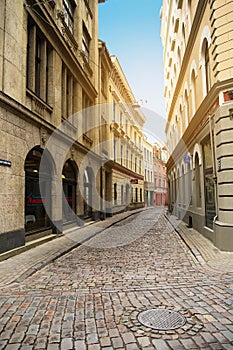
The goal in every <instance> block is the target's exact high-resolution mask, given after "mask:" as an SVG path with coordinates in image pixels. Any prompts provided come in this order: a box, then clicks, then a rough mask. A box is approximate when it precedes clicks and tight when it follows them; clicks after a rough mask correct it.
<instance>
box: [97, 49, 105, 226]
mask: <svg viewBox="0 0 233 350" xmlns="http://www.w3.org/2000/svg"><path fill="white" fill-rule="evenodd" d="M104 52H105V46H102V48H101V50H100V52H99V91H98V92H99V125H100V128H99V138H100V135H101V132H102V128H101V126H102V125H101V113H100V91H101V57H102V56H103V54H104ZM99 150H100V153H101V154H100V156H101V167H100V196H101V198H100V219H101V220H104V213H103V200H104V199H103V161H102V149H101V145H100V149H99Z"/></svg>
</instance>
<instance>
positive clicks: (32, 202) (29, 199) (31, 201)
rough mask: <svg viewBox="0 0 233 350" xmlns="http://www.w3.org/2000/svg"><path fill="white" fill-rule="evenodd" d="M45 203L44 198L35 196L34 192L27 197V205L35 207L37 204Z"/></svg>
mask: <svg viewBox="0 0 233 350" xmlns="http://www.w3.org/2000/svg"><path fill="white" fill-rule="evenodd" d="M43 203H44V199H43V198H41V197H36V196H33V195H32V193H31V194H29V196H28V197H27V206H29V207H35V206H37V205H42V204H43Z"/></svg>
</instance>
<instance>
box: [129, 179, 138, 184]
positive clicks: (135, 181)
mask: <svg viewBox="0 0 233 350" xmlns="http://www.w3.org/2000/svg"><path fill="white" fill-rule="evenodd" d="M130 182H131V184H135V185H136V184H138V179H131V180H130Z"/></svg>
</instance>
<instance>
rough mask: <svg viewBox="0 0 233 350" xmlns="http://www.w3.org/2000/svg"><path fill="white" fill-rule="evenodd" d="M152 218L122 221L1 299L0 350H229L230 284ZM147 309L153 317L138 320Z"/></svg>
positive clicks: (230, 278) (153, 212) (160, 219)
mask: <svg viewBox="0 0 233 350" xmlns="http://www.w3.org/2000/svg"><path fill="white" fill-rule="evenodd" d="M159 214H160V213H159V211H158V210H157V209H149V210H147V211H145V212H144V213H143V214H142V213H139V214H137V215H135V216H134V217H130V218H126V219H125V220H124V221H122V222H119V223H118V224H117V225H115V226H113V227H112V228H108V229H106V230H105V231H103V232H102V233H100V234H98V235H96V236H95V237H93V238H92V239H91V240H89V241H87V242H86V243H85V244H83V245H81V246H79V247H77V248H75V249H73V250H72V251H71V252H69V253H67V254H66V255H63V256H62V257H60V258H58V259H57V260H55V261H53V262H52V263H50V264H48V265H47V266H46V267H44V268H43V269H41V270H40V271H37V272H36V273H35V274H33V275H32V276H30V277H28V278H27V279H25V280H24V281H23V282H21V283H15V284H12V285H9V286H6V287H4V288H3V289H1V295H0V315H1V318H0V349H7V350H10V349H11V350H13V349H14V350H15V349H24V350H29V349H48V350H56V349H62V350H63V349H64V350H66V349H67V350H68V349H78V350H84V349H85V350H98V349H103V350H114V349H117V350H122V349H126V350H137V349H143V350H151V349H157V350H169V349H170V350H182V349H187V350H188V349H205V350H207V349H210V350H211V349H233V274H232V273H230V272H228V273H221V271H217V270H216V271H214V270H213V269H211V268H209V267H208V265H206V264H205V265H203V264H201V263H200V262H199V261H198V260H197V259H196V258H195V256H194V254H193V253H192V251H191V250H190V249H189V248H188V246H187V245H186V244H185V242H184V240H183V239H182V238H181V237H180V235H179V234H178V233H177V232H176V231H174V229H173V227H172V226H171V225H170V223H169V222H168V221H167V220H166V218H165V217H164V216H162V215H159ZM119 238H120V239H119ZM122 239H124V245H123V244H122ZM154 309H155V313H160V314H162V316H161V317H157V318H155V317H153V315H152V317H151V316H150V315H149V316H148V317H147V319H145V318H143V317H144V316H143V315H144V311H146V310H150V313H151V312H152V313H153V312H154V311H153V310H154ZM145 321H148V323H147V322H145ZM180 321H181V322H180ZM141 322H143V324H142V323H141ZM144 323H146V324H144Z"/></svg>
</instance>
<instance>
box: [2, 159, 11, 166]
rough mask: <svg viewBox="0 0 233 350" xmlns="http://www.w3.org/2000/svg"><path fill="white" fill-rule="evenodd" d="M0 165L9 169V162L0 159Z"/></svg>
mask: <svg viewBox="0 0 233 350" xmlns="http://www.w3.org/2000/svg"><path fill="white" fill-rule="evenodd" d="M0 165H3V166H8V167H11V161H10V160H4V159H0Z"/></svg>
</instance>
